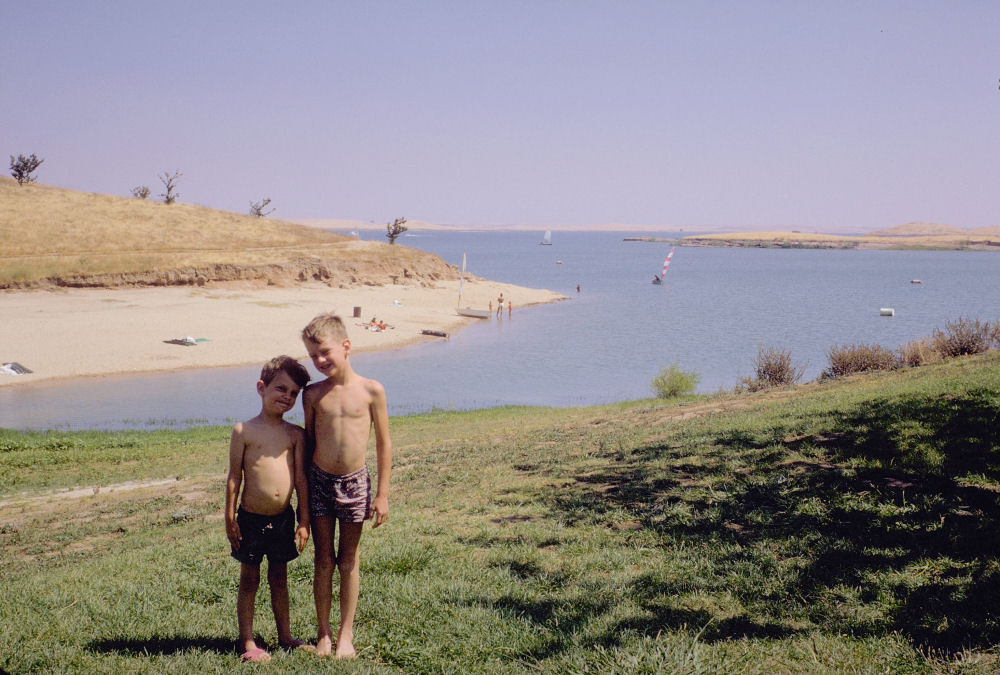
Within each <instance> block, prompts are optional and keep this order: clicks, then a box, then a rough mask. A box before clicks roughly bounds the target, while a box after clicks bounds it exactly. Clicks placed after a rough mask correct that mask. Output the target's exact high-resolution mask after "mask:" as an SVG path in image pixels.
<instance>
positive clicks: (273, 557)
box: [232, 505, 299, 565]
mask: <svg viewBox="0 0 1000 675" xmlns="http://www.w3.org/2000/svg"><path fill="white" fill-rule="evenodd" d="M236 524H237V525H239V526H240V550H238V551H236V550H233V551H232V556H233V557H234V558H236V559H237V560H239V561H240V562H242V563H246V564H247V565H260V564H261V563H262V562H263V561H264V556H265V555H266V556H267V561H268V562H269V563H280V562H288V561H289V560H294V559H295V558H297V557H298V556H299V552H298V550H297V549H296V548H295V511H293V510H292V507H291V505H289V507H288V510H287V511H285V512H284V513H279V514H278V515H276V516H262V515H260V514H259V513H251V512H250V511H244V510H243V507H242V506H241V507H240V508H239V510H237V512H236Z"/></svg>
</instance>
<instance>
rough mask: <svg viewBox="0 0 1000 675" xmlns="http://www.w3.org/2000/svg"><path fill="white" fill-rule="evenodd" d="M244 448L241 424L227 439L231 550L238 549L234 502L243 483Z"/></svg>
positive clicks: (227, 482)
mask: <svg viewBox="0 0 1000 675" xmlns="http://www.w3.org/2000/svg"><path fill="white" fill-rule="evenodd" d="M245 447H246V444H245V440H244V438H243V423H242V422H240V423H239V424H237V425H236V426H235V427H233V434H232V436H230V437H229V476H228V477H227V478H226V513H225V516H226V536H227V537H229V543H230V544H232V546H233V548H234V549H236V550H239V548H240V526H239V525H237V524H236V500H237V498H238V497H239V495H240V485H242V483H243V451H244V448H245Z"/></svg>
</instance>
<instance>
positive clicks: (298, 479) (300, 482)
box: [292, 427, 309, 553]
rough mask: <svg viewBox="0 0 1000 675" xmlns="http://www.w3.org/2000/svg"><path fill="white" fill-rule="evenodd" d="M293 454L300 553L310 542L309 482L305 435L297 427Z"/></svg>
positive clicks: (297, 543)
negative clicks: (307, 477)
mask: <svg viewBox="0 0 1000 675" xmlns="http://www.w3.org/2000/svg"><path fill="white" fill-rule="evenodd" d="M292 452H294V453H295V457H294V459H295V462H294V471H295V498H296V501H297V502H298V503H297V504H296V506H298V512H299V526H298V528H297V529H296V530H295V545H296V547H297V548H298V549H299V553H302V551H303V550H304V549H305V547H306V542H308V541H309V481H308V480H307V479H306V466H305V452H306V439H305V433H303V431H302V429H300V428H299V427H295V443H294V444H293V445H292Z"/></svg>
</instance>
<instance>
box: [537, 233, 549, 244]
mask: <svg viewBox="0 0 1000 675" xmlns="http://www.w3.org/2000/svg"><path fill="white" fill-rule="evenodd" d="M538 243H539V244H541V245H542V246H552V230H545V236H543V237H542V240H541V241H540V242H538Z"/></svg>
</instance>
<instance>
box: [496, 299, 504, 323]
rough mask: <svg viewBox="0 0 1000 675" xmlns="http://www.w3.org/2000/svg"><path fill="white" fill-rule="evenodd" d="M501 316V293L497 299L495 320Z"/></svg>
mask: <svg viewBox="0 0 1000 675" xmlns="http://www.w3.org/2000/svg"><path fill="white" fill-rule="evenodd" d="M501 314H503V293H501V294H500V297H499V298H497V318H500V315H501Z"/></svg>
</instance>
